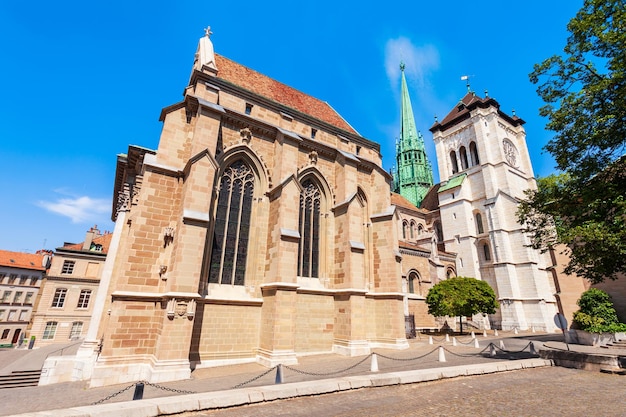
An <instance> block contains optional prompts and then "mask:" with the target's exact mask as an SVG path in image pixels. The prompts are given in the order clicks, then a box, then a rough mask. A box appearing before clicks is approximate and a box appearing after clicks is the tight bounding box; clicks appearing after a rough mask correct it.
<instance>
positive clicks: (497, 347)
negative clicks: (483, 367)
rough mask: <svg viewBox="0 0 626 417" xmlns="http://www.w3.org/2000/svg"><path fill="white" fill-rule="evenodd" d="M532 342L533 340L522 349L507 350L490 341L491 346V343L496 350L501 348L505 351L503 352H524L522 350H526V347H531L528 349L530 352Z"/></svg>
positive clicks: (501, 350)
mask: <svg viewBox="0 0 626 417" xmlns="http://www.w3.org/2000/svg"><path fill="white" fill-rule="evenodd" d="M531 343H532V342H528V344H527V345H526V346H524V347H523V348H522V350H515V351H513V350H507V349H502V348H501V347H499V346H496V345H495V344H494V343H490V346H491V345H493V347H494V348H495V349H496V350H499V351H500V352H503V353H522V352H524V351H525V350H526V348H529V349H528V351H529V352H530V344H531ZM488 347H489V346H488Z"/></svg>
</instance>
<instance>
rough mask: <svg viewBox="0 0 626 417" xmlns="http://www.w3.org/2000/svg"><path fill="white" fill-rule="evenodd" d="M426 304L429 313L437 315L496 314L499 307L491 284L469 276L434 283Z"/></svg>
mask: <svg viewBox="0 0 626 417" xmlns="http://www.w3.org/2000/svg"><path fill="white" fill-rule="evenodd" d="M426 304H427V305H428V313H429V314H432V315H433V316H436V317H442V316H451V317H463V316H466V317H469V316H473V315H474V314H478V313H484V314H494V313H495V312H496V308H498V307H499V304H498V302H497V301H496V294H495V292H494V291H493V289H492V288H491V287H490V286H489V284H487V283H486V282H485V281H481V280H478V279H476V278H468V277H456V278H449V279H446V280H444V281H441V282H440V283H438V284H436V285H434V286H433V287H432V288H431V289H430V290H429V291H428V295H427V296H426ZM461 331H462V328H461Z"/></svg>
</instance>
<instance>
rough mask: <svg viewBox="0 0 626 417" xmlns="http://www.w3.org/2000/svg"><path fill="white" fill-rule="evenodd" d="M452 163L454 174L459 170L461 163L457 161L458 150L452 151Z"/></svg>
mask: <svg viewBox="0 0 626 417" xmlns="http://www.w3.org/2000/svg"><path fill="white" fill-rule="evenodd" d="M450 163H451V164H452V174H456V173H457V172H459V164H457V162H456V152H454V151H450Z"/></svg>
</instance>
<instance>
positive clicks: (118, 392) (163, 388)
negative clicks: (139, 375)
mask: <svg viewBox="0 0 626 417" xmlns="http://www.w3.org/2000/svg"><path fill="white" fill-rule="evenodd" d="M137 384H144V385H149V386H151V387H154V388H157V389H160V390H163V391H170V392H175V393H177V394H197V392H196V391H185V390H182V389H176V388H168V387H164V386H162V385H157V384H153V383H151V382H148V381H138V382H135V383H134V384H132V385H129V386H127V387H126V388H122V389H121V390H119V391H117V392H114V393H113V394H111V395H108V396H106V397H104V398H103V399H101V400H100V401H96V402H95V403H93V404H91V405H98V404H102V403H103V402H105V401H108V400H110V399H111V398H115V397H117V396H118V395H120V394H122V393H124V392H126V391H128V390H129V389H131V388H133V387H136V386H137Z"/></svg>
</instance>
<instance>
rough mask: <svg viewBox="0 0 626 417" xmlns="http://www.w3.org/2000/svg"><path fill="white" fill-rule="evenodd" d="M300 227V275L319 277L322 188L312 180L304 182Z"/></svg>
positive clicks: (301, 195) (301, 196)
mask: <svg viewBox="0 0 626 417" xmlns="http://www.w3.org/2000/svg"><path fill="white" fill-rule="evenodd" d="M302 188H303V190H302V193H301V194H300V216H299V222H298V226H299V227H298V228H299V231H300V243H299V245H298V276H301V277H310V278H318V277H319V242H320V239H319V237H320V230H319V229H320V203H321V192H320V189H319V188H318V187H317V186H316V185H315V184H314V183H313V182H312V181H311V180H306V181H305V182H304V183H303V184H302Z"/></svg>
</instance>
